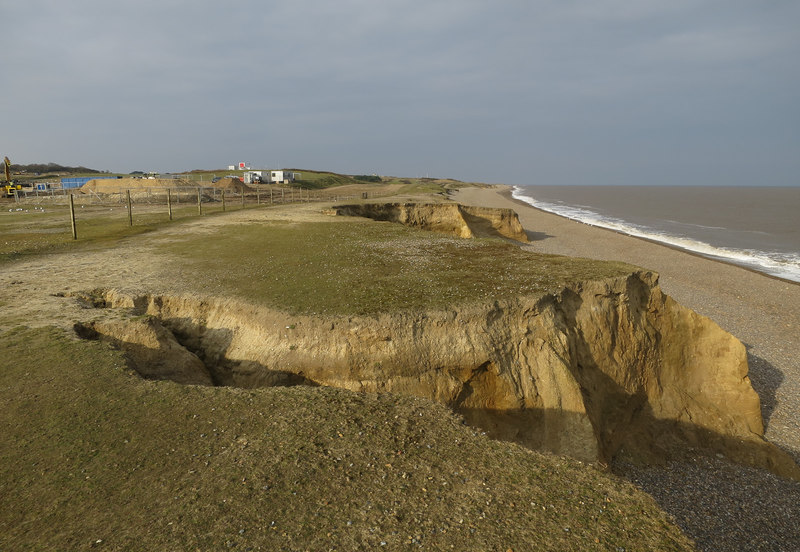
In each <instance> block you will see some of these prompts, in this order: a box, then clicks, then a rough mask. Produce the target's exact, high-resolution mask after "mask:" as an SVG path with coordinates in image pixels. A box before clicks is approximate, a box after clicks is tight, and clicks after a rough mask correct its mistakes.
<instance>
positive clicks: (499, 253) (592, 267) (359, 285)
mask: <svg viewBox="0 0 800 552" xmlns="http://www.w3.org/2000/svg"><path fill="white" fill-rule="evenodd" d="M161 247H163V249H162V252H164V253H165V254H166V255H167V256H168V257H169V258H170V259H171V264H172V265H173V267H174V270H175V271H176V272H180V274H181V275H182V280H183V281H186V282H191V284H190V285H192V286H194V288H195V290H196V291H199V292H201V293H206V294H211V295H214V294H217V295H218V294H220V293H223V294H234V295H238V296H240V297H242V298H244V299H246V300H249V301H254V302H258V303H263V304H266V305H269V306H271V307H274V308H278V309H282V310H286V311H289V312H292V313H300V314H312V313H316V314H374V313H378V312H387V311H399V310H437V309H447V308H452V307H453V306H455V305H462V304H466V303H475V302H480V303H486V302H491V301H496V300H506V299H513V298H515V297H518V296H520V295H541V294H543V293H546V292H548V291H557V290H558V289H560V288H561V287H562V286H563V285H564V284H565V283H567V282H572V281H581V280H589V279H602V278H607V277H612V276H620V275H624V274H628V273H630V272H631V271H632V270H634V267H631V266H630V265H625V264H622V263H611V262H601V261H589V260H585V259H573V258H568V257H560V256H554V255H541V254H535V253H529V252H524V251H521V250H520V249H519V248H518V247H517V246H516V245H512V244H510V243H507V242H504V241H501V240H493V239H491V240H490V239H481V240H465V239H459V238H451V237H448V236H445V235H440V234H436V233H432V232H426V231H423V230H415V229H411V228H407V227H404V226H402V225H400V224H393V223H385V222H375V221H371V220H365V219H358V218H353V219H336V220H331V221H330V222H304V223H288V222H272V223H268V224H259V225H254V224H250V225H231V226H226V227H223V228H220V229H219V230H218V231H216V232H215V233H214V234H213V235H202V236H185V237H183V238H181V239H180V240H179V241H177V242H174V243H171V244H167V245H163V246H161Z"/></svg>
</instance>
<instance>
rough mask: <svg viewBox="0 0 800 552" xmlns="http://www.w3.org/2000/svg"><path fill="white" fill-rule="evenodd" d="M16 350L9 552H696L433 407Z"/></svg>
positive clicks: (8, 416)
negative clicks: (190, 382)
mask: <svg viewBox="0 0 800 552" xmlns="http://www.w3.org/2000/svg"><path fill="white" fill-rule="evenodd" d="M0 339H2V341H3V346H4V352H3V355H2V357H0V390H2V393H0V494H2V496H3V497H4V500H3V501H1V502H0V549H2V550H89V549H98V550H126V551H127V550H134V551H136V550H221V549H235V550H372V549H379V550H383V549H386V550H405V549H408V548H413V549H419V548H421V549H427V550H453V549H454V550H509V549H511V550H518V551H519V550H533V551H536V550H576V551H577V550H581V551H583V550H611V551H615V550H620V549H625V550H665V551H673V550H674V551H678V550H691V543H690V542H689V541H688V539H687V538H686V537H685V536H684V535H682V533H681V532H680V530H679V529H678V528H677V527H676V526H675V525H673V524H672V523H671V522H670V521H669V519H668V518H667V516H666V514H664V513H663V512H661V511H660V510H659V509H658V507H657V506H656V504H655V503H654V501H653V500H652V499H651V498H650V497H648V496H647V495H645V494H644V493H642V492H639V491H638V490H636V489H635V488H634V487H633V486H632V485H630V484H628V483H625V482H624V481H621V480H619V479H617V478H615V477H613V476H610V475H608V474H605V473H602V472H599V471H598V470H596V469H594V468H591V467H587V466H583V465H581V464H579V463H578V462H576V461H571V460H567V459H563V458H557V457H553V456H546V455H542V454H537V453H535V452H532V451H529V450H526V449H523V448H521V447H519V446H516V445H513V444H509V443H501V442H495V441H491V440H489V439H488V438H486V437H485V436H483V435H480V434H478V433H476V432H475V431H474V430H473V429H471V428H469V427H467V426H465V425H463V424H462V423H461V421H460V420H459V419H458V418H457V417H456V416H455V415H454V414H452V413H451V412H450V411H448V410H447V409H446V407H444V406H441V405H437V404H434V403H431V402H429V401H425V400H421V399H414V398H403V397H398V396H393V395H390V394H381V395H372V394H358V393H351V392H348V391H344V390H337V389H330V388H312V387H291V388H268V389H258V390H242V389H232V388H213V387H200V386H181V385H177V384H174V383H171V382H153V381H145V380H142V379H140V378H138V376H136V375H134V374H132V373H131V372H130V371H129V370H128V369H127V368H126V365H125V359H124V357H123V356H122V353H120V352H119V351H115V350H112V349H111V348H109V347H108V346H106V345H104V344H103V343H101V342H96V341H79V340H76V339H74V338H72V337H70V336H68V335H65V334H64V333H63V332H62V331H60V330H57V329H53V328H40V329H23V328H19V329H15V330H11V331H7V332H4V333H0Z"/></svg>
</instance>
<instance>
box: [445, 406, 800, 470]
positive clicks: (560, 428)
mask: <svg viewBox="0 0 800 552" xmlns="http://www.w3.org/2000/svg"><path fill="white" fill-rule="evenodd" d="M455 410H456V412H458V413H459V414H461V415H462V416H463V417H464V421H465V422H466V423H467V424H468V425H471V426H473V427H475V428H477V429H480V430H482V431H485V432H486V434H487V435H488V436H489V437H492V438H493V439H497V440H500V441H508V442H513V443H517V444H520V445H522V446H524V447H526V448H530V449H533V450H539V451H543V452H550V453H554V454H558V455H566V456H572V457H575V458H578V459H579V460H582V461H585V462H595V461H600V462H601V463H603V464H606V465H610V464H611V463H612V462H614V461H623V462H630V463H632V464H634V465H665V464H666V463H667V462H671V461H687V460H690V459H693V458H696V457H698V456H704V455H713V454H722V455H724V456H725V457H726V458H728V459H729V460H730V461H732V462H735V463H737V464H741V465H744V466H750V467H756V468H762V469H766V470H769V471H770V472H772V473H775V474H777V475H779V476H781V477H784V478H787V479H792V480H795V481H800V467H799V466H798V465H797V464H796V463H795V461H794V459H793V458H792V457H791V456H790V455H789V454H788V453H787V452H785V451H783V450H782V449H780V448H778V447H777V446H775V445H774V444H772V443H770V442H768V441H766V440H764V439H760V438H758V437H757V436H755V435H753V438H751V439H742V438H738V437H735V436H730V435H722V434H720V433H717V432H714V431H711V430H708V429H706V428H703V427H700V426H697V425H694V424H690V423H686V422H680V421H675V420H664V419H659V418H656V417H654V416H653V415H652V412H651V411H650V408H649V405H647V406H645V407H643V408H642V409H640V410H639V412H638V413H637V415H636V417H635V418H634V419H633V420H632V421H631V423H630V424H628V425H624V424H619V425H618V426H617V427H616V428H615V429H614V431H609V432H607V435H605V436H603V435H597V433H602V432H603V429H602V428H601V429H600V431H599V432H598V429H597V428H595V431H596V436H597V441H596V443H597V445H599V449H600V450H597V452H598V455H597V456H594V457H593V456H592V455H591V454H590V453H591V452H592V450H593V448H594V447H595V443H588V442H582V441H576V440H574V436H573V435H572V434H571V433H569V432H568V431H564V430H565V429H568V428H570V427H577V426H579V425H580V424H582V423H583V422H584V420H585V419H586V417H585V415H584V414H582V413H575V412H565V411H561V410H554V409H548V410H542V409H527V410H513V411H512V410H492V409H464V408H456V409H455ZM603 449H604V450H603ZM595 450H596V449H595Z"/></svg>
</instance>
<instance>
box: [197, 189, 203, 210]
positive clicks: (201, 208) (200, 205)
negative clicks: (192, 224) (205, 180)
mask: <svg viewBox="0 0 800 552" xmlns="http://www.w3.org/2000/svg"><path fill="white" fill-rule="evenodd" d="M201 198H202V196H201V195H200V186H198V187H197V214H198V215H202V214H203V201H202V199H201Z"/></svg>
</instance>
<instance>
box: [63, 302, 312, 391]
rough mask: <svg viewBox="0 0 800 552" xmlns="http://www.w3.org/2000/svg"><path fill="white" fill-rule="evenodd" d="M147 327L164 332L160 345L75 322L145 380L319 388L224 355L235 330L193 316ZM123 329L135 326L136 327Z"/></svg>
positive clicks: (297, 375)
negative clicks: (197, 321) (199, 323)
mask: <svg viewBox="0 0 800 552" xmlns="http://www.w3.org/2000/svg"><path fill="white" fill-rule="evenodd" d="M142 326H144V327H148V328H153V327H155V328H157V329H163V330H164V331H163V332H159V334H158V338H159V343H158V346H157V347H153V346H150V345H152V343H151V344H150V345H146V344H142V343H137V342H136V341H137V339H136V338H135V334H136V331H135V330H133V331H131V332H130V333H128V334H119V333H117V332H116V331H115V328H114V325H111V326H103V325H94V324H75V326H74V330H75V333H76V334H77V335H78V337H80V338H82V339H90V340H100V341H103V342H105V343H108V344H110V345H111V346H112V347H114V348H115V349H118V350H121V351H123V352H124V353H125V359H126V361H127V363H128V367H129V368H130V369H131V370H133V371H135V372H136V373H137V374H139V375H140V376H141V377H142V378H144V379H150V380H165V381H173V382H175V383H179V384H183V385H209V386H215V387H239V388H244V389H255V388H259V387H292V386H296V385H305V386H310V387H318V385H319V384H317V383H316V382H314V381H312V380H309V379H308V378H306V377H305V376H304V375H303V374H302V373H295V372H290V371H286V370H275V369H272V368H269V367H268V366H264V365H263V364H261V363H259V362H255V361H251V360H235V359H230V358H227V356H225V354H224V353H225V352H226V351H227V350H228V349H229V348H230V345H231V343H232V341H233V335H234V332H233V331H231V330H228V329H222V328H214V329H209V328H205V327H202V326H199V327H198V326H196V325H194V322H193V321H192V320H191V319H189V318H185V319H173V320H171V321H170V326H171V328H170V330H166V328H164V326H162V325H161V324H160V323H158V322H156V321H155V320H154V319H147V320H146V321H145V322H144V323H143V324H142ZM123 327H125V328H130V327H131V324H130V323H126V324H125V325H124V326H123ZM189 327H190V328H193V330H192V331H190V332H183V331H181V329H180V328H189ZM140 341H141V340H140ZM211 351H217V352H211Z"/></svg>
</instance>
